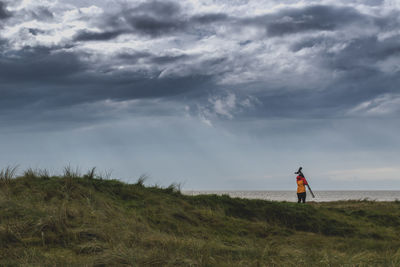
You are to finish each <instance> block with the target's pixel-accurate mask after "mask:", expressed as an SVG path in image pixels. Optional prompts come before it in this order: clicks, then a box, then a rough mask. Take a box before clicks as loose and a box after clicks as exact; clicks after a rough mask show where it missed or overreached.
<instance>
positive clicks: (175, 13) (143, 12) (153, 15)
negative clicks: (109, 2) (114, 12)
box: [124, 1, 186, 37]
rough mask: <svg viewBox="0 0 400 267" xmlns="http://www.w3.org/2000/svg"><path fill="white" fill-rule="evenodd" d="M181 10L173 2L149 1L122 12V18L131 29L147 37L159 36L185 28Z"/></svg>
mask: <svg viewBox="0 0 400 267" xmlns="http://www.w3.org/2000/svg"><path fill="white" fill-rule="evenodd" d="M181 16H182V15H181V8H180V6H179V5H178V4H177V3H175V2H169V1H163V2H161V1H151V2H146V3H143V4H140V5H139V6H137V7H135V8H132V9H130V10H127V11H125V12H124V18H125V19H126V21H127V22H128V23H129V24H130V26H131V27H133V29H134V30H135V31H136V32H138V33H140V34H145V35H149V36H153V37H155V36H160V35H164V34H168V33H171V32H176V31H179V30H182V29H184V28H185V27H186V25H185V23H184V21H183V20H182V18H181Z"/></svg>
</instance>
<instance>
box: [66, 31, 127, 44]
mask: <svg viewBox="0 0 400 267" xmlns="http://www.w3.org/2000/svg"><path fill="white" fill-rule="evenodd" d="M125 32H126V31H123V30H115V31H106V32H91V31H80V32H78V33H77V34H76V36H75V38H74V40H75V41H107V40H111V39H114V38H116V37H118V36H120V35H121V34H123V33H125Z"/></svg>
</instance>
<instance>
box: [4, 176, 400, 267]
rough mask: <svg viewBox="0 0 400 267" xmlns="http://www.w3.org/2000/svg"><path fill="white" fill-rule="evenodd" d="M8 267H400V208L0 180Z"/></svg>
mask: <svg viewBox="0 0 400 267" xmlns="http://www.w3.org/2000/svg"><path fill="white" fill-rule="evenodd" d="M0 211H1V212H0V265H1V266H20V265H29V266H54V265H56V266H76V265H79V266H93V265H95V266H112V265H116V266H121V265H127V266H273V265H285V266H328V265H330V266H331V265H343V264H368V265H374V266H379V265H382V266H399V265H400V237H399V236H400V203H399V202H391V203H388V202H386V203H383V202H369V201H348V202H332V203H311V204H306V205H302V204H297V203H285V202H269V201H261V200H246V199H235V198H230V197H228V196H216V195H207V196H185V195H182V194H180V192H179V191H178V190H177V189H176V188H175V187H173V186H171V187H169V188H164V189H162V188H158V187H145V186H143V184H142V183H140V182H139V183H138V184H133V185H132V184H124V183H122V182H119V181H115V180H101V179H90V176H86V177H75V176H73V175H70V174H67V175H64V176H63V177H47V176H46V175H42V176H40V175H36V174H34V173H29V172H28V173H26V174H25V175H24V176H23V177H18V178H16V179H5V178H3V179H1V180H0Z"/></svg>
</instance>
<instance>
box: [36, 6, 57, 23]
mask: <svg viewBox="0 0 400 267" xmlns="http://www.w3.org/2000/svg"><path fill="white" fill-rule="evenodd" d="M31 15H32V17H33V18H34V19H37V20H39V21H46V20H51V19H53V18H54V15H53V12H51V11H50V10H49V9H48V8H46V7H39V8H37V9H35V10H34V11H32V14H31Z"/></svg>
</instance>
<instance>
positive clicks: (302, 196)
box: [295, 167, 308, 203]
mask: <svg viewBox="0 0 400 267" xmlns="http://www.w3.org/2000/svg"><path fill="white" fill-rule="evenodd" d="M301 169H302V167H300V168H299V170H298V171H297V172H295V174H297V177H296V181H297V203H301V202H303V203H306V197H307V193H306V185H308V183H307V180H306V178H305V177H304V175H303V173H302V172H301Z"/></svg>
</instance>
